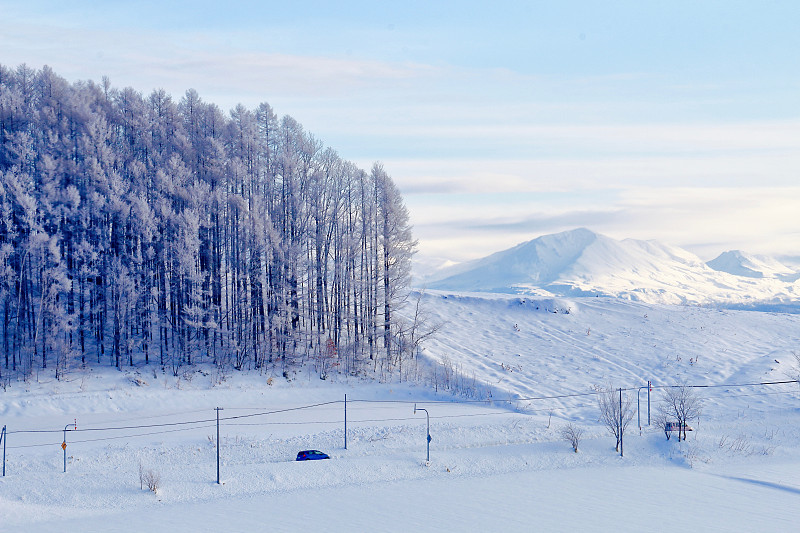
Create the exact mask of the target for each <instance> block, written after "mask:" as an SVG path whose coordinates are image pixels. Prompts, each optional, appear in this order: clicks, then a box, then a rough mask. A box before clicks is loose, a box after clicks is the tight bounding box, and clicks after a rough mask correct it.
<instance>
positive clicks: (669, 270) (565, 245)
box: [426, 228, 800, 305]
mask: <svg viewBox="0 0 800 533" xmlns="http://www.w3.org/2000/svg"><path fill="white" fill-rule="evenodd" d="M720 257H721V258H722V259H720V258H717V259H716V260H714V261H713V262H712V263H713V264H712V265H711V266H709V264H706V263H704V262H703V261H702V260H701V259H700V258H699V257H697V256H696V255H694V254H692V253H690V252H687V251H686V250H683V249H681V248H678V247H674V246H669V245H666V244H663V243H660V242H657V241H641V240H635V239H625V240H622V241H619V240H616V239H612V238H610V237H607V236H605V235H600V234H598V233H595V232H593V231H590V230H588V229H586V228H579V229H575V230H571V231H565V232H562V233H557V234H553V235H545V236H543V237H539V238H537V239H534V240H532V241H528V242H524V243H522V244H519V245H517V246H515V247H513V248H510V249H508V250H504V251H501V252H497V253H495V254H492V255H490V256H488V257H485V258H483V259H478V260H475V261H472V262H469V263H464V264H461V265H456V266H454V267H450V268H448V269H444V270H442V271H440V272H439V273H438V274H437V275H436V276H432V277H430V278H428V279H427V281H426V284H427V286H428V287H430V288H432V289H441V290H454V291H474V292H500V293H521V294H538V295H555V296H593V295H598V296H613V297H620V298H625V299H630V300H636V301H643V302H648V303H669V304H680V303H693V304H708V303H714V302H718V303H727V304H734V305H757V304H764V303H769V304H781V305H784V304H787V303H800V283H798V277H800V276H799V275H798V274H797V273H795V272H792V270H791V269H789V268H788V267H786V266H785V265H782V264H780V263H779V262H778V261H776V260H771V259H769V258H764V257H756V256H748V255H746V254H742V253H738V255H732V254H729V255H728V256H726V255H725V254H723V255H722V256H720Z"/></svg>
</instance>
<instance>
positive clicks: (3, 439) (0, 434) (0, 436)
mask: <svg viewBox="0 0 800 533" xmlns="http://www.w3.org/2000/svg"><path fill="white" fill-rule="evenodd" d="M0 442H2V443H3V477H6V427H5V426H3V431H2V432H0Z"/></svg>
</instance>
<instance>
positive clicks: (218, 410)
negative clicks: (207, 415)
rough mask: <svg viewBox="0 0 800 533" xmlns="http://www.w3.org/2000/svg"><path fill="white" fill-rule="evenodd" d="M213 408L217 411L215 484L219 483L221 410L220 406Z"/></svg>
mask: <svg viewBox="0 0 800 533" xmlns="http://www.w3.org/2000/svg"><path fill="white" fill-rule="evenodd" d="M214 410H215V411H216V412H217V485H219V484H220V483H219V412H220V411H222V407H215V408H214Z"/></svg>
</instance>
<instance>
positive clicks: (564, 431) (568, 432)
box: [559, 422, 583, 453]
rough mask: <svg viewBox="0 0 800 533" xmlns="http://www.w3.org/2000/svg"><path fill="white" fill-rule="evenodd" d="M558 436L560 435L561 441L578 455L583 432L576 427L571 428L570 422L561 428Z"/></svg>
mask: <svg viewBox="0 0 800 533" xmlns="http://www.w3.org/2000/svg"><path fill="white" fill-rule="evenodd" d="M559 434H560V435H561V438H562V439H564V440H565V441H567V442H569V443H570V444H571V445H572V449H573V450H574V451H575V453H578V444H579V443H580V441H581V437H583V430H582V429H581V428H579V427H577V426H573V425H572V422H570V423H569V424H567V425H566V426H564V427H562V428H561V431H560V433H559Z"/></svg>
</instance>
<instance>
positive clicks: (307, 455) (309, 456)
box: [297, 450, 330, 461]
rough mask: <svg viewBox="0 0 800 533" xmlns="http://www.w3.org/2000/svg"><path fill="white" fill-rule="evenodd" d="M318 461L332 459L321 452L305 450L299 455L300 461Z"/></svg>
mask: <svg viewBox="0 0 800 533" xmlns="http://www.w3.org/2000/svg"><path fill="white" fill-rule="evenodd" d="M316 459H330V456H329V455H328V454H327V453H322V452H321V451H319V450H303V451H302V452H298V453H297V460H298V461H314V460H316Z"/></svg>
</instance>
